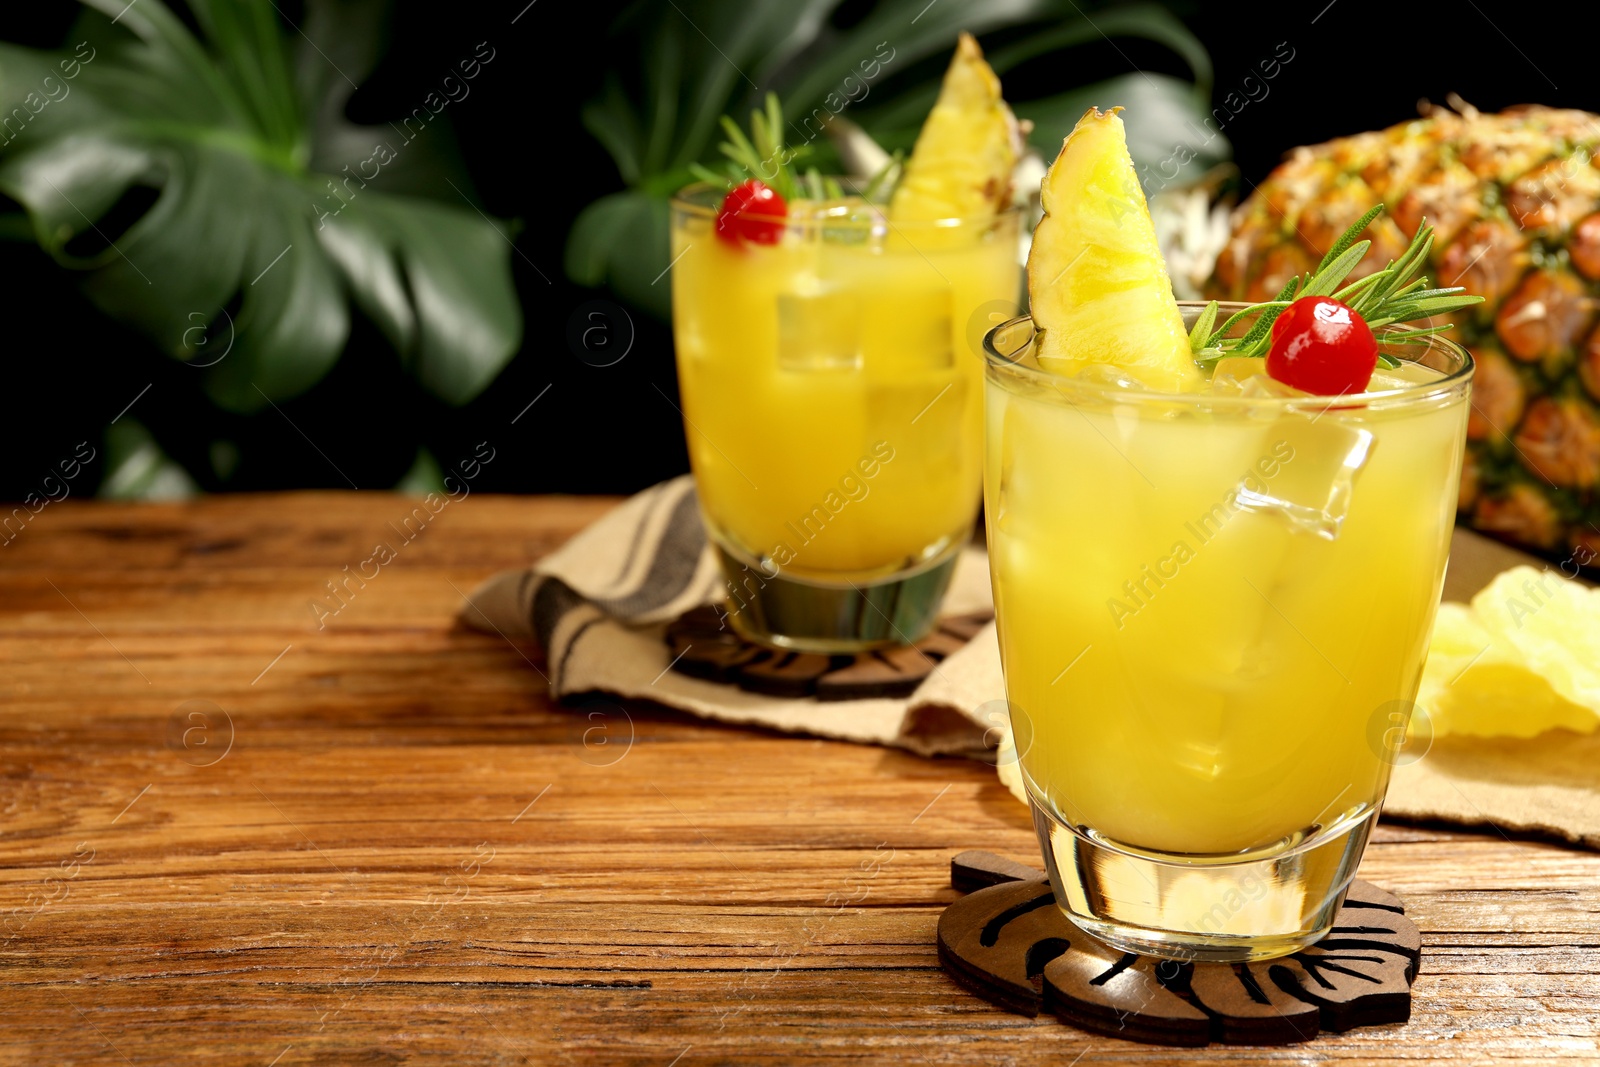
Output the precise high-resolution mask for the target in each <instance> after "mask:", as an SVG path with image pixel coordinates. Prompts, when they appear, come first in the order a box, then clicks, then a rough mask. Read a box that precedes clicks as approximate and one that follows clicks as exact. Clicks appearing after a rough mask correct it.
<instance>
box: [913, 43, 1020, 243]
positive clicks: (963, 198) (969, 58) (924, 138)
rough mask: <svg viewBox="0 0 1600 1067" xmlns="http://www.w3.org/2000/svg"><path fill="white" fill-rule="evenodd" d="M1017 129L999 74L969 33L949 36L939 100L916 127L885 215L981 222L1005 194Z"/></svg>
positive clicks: (1006, 199)
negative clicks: (950, 52) (951, 43)
mask: <svg viewBox="0 0 1600 1067" xmlns="http://www.w3.org/2000/svg"><path fill="white" fill-rule="evenodd" d="M1021 154H1022V131H1021V128H1020V127H1019V126H1018V125H1017V119H1016V116H1014V115H1013V114H1012V113H1011V108H1010V107H1009V106H1008V105H1007V104H1006V102H1005V100H1004V99H1002V98H1001V96H1000V79H999V77H997V76H996V75H995V72H994V71H993V70H991V69H990V67H989V64H988V63H987V62H985V61H984V58H983V50H982V49H981V48H979V47H978V42H977V40H976V39H975V38H974V37H973V36H972V34H970V33H963V34H962V35H961V38H960V40H958V41H957V42H956V52H955V57H954V58H952V59H951V60H950V67H949V69H948V70H946V71H945V75H944V83H943V85H942V86H941V87H940V89H939V99H938V100H937V101H936V102H935V103H934V105H933V110H932V111H931V112H929V114H928V117H927V119H926V120H925V121H924V122H923V124H922V130H921V131H920V132H919V133H918V134H917V143H916V145H915V146H914V147H913V148H912V150H911V158H910V159H908V160H907V161H906V169H905V174H904V175H903V176H902V177H901V179H900V183H899V186H898V187H897V188H896V189H895V193H894V197H893V199H891V200H890V202H889V217H890V218H891V219H893V220H895V221H896V222H933V221H936V220H939V219H963V220H973V221H977V222H983V221H986V220H988V219H990V218H993V217H994V216H995V215H996V214H998V213H999V212H1000V211H1001V210H1002V209H1004V208H1005V207H1006V205H1007V204H1008V203H1009V202H1010V200H1011V171H1012V169H1013V168H1014V167H1015V166H1016V165H1017V159H1018V157H1019V156H1020V155H1021Z"/></svg>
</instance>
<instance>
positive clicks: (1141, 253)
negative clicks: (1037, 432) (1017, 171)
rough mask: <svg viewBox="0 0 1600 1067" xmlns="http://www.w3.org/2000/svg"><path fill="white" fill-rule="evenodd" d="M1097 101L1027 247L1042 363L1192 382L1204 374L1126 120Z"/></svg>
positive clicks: (1070, 139) (1166, 383)
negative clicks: (1141, 183) (1103, 109)
mask: <svg viewBox="0 0 1600 1067" xmlns="http://www.w3.org/2000/svg"><path fill="white" fill-rule="evenodd" d="M1121 110H1122V109H1121V108H1116V107H1114V108H1112V109H1111V110H1109V111H1107V112H1105V113H1103V114H1102V113H1101V111H1100V109H1099V108H1090V109H1089V110H1088V111H1087V112H1085V113H1084V116H1083V118H1081V119H1079V120H1078V125H1077V126H1076V127H1074V128H1073V130H1072V133H1070V134H1068V135H1067V139H1066V141H1065V142H1064V143H1063V144H1062V146H1061V154H1060V155H1059V156H1057V157H1056V161H1055V163H1054V164H1052V165H1051V167H1050V170H1049V172H1048V173H1047V174H1046V175H1045V178H1044V187H1043V189H1042V190H1041V199H1042V201H1043V204H1044V211H1045V215H1044V218H1043V219H1042V220H1040V222H1039V227H1038V229H1036V230H1035V231H1034V234H1033V249H1032V251H1031V252H1030V253H1029V254H1028V299H1029V303H1030V304H1031V305H1032V309H1033V323H1034V326H1035V327H1036V328H1037V329H1039V330H1040V331H1042V333H1041V335H1040V336H1039V338H1038V339H1037V341H1036V342H1035V352H1036V353H1037V355H1038V359H1039V365H1040V366H1042V367H1044V368H1045V369H1046V370H1050V371H1054V372H1056V373H1058V374H1067V375H1072V374H1075V373H1077V371H1078V370H1079V369H1081V368H1082V367H1084V366H1086V365H1089V364H1097V363H1100V364H1106V363H1109V364H1112V365H1114V366H1117V367H1120V368H1122V369H1124V370H1126V371H1128V372H1129V373H1130V374H1132V375H1133V376H1134V377H1136V378H1138V379H1139V380H1140V381H1142V382H1144V383H1145V384H1147V385H1148V386H1150V387H1151V388H1153V389H1158V390H1163V391H1193V390H1196V389H1198V388H1200V387H1201V385H1202V383H1203V376H1202V375H1201V373H1200V370H1199V368H1197V367H1196V366H1195V363H1194V358H1193V356H1192V355H1191V354H1190V351H1189V336H1188V333H1187V331H1185V330H1184V328H1183V318H1182V316H1180V315H1179V313H1178V302H1177V300H1176V298H1174V297H1173V295H1172V283H1171V281H1170V280H1169V279H1168V277H1167V267H1166V264H1165V262H1163V260H1162V258H1161V248H1160V246H1159V244H1157V242H1156V231H1155V226H1154V225H1153V224H1152V223H1151V221H1150V209H1149V207H1148V206H1146V204H1145V199H1144V193H1143V192H1142V191H1141V190H1140V189H1139V180H1138V178H1137V177H1136V175H1135V174H1134V169H1133V160H1132V159H1131V158H1130V157H1129V156H1128V144H1127V137H1126V134H1125V133H1124V131H1123V127H1122V119H1121V118H1119V117H1118V115H1117V112H1119V111H1121Z"/></svg>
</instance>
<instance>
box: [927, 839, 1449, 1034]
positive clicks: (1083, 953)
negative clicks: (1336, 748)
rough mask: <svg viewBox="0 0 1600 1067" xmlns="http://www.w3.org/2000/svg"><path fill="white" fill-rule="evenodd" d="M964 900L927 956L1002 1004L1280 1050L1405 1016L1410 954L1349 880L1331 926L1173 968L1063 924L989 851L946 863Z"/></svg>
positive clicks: (1395, 917)
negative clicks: (1268, 952) (1293, 945)
mask: <svg viewBox="0 0 1600 1067" xmlns="http://www.w3.org/2000/svg"><path fill="white" fill-rule="evenodd" d="M950 884H951V885H952V886H954V887H955V888H957V889H960V890H965V891H967V892H968V895H967V896H965V897H962V898H961V899H960V900H958V901H956V902H955V903H954V904H951V905H950V906H949V907H948V908H946V909H945V910H944V914H942V915H940V916H939V962H940V963H941V964H943V965H944V969H945V970H946V971H947V972H948V973H949V974H950V976H951V977H952V978H954V979H955V980H956V981H957V982H959V983H961V984H962V985H963V986H965V987H967V988H968V989H970V990H971V991H972V992H974V993H976V994H977V995H978V996H980V997H983V998H984V999H985V1000H989V1001H992V1002H993V1003H995V1004H998V1005H1000V1006H1001V1007H1003V1008H1007V1009H1009V1010H1011V1011H1014V1012H1017V1013H1019V1014H1022V1015H1028V1016H1036V1015H1038V1014H1039V1011H1040V1009H1041V1008H1044V1009H1047V1010H1049V1011H1051V1012H1053V1013H1055V1015H1057V1016H1058V1017H1059V1018H1060V1019H1061V1020H1062V1021H1063V1022H1068V1023H1071V1024H1072V1025H1074V1026H1077V1027H1080V1028H1082V1029H1084V1030H1090V1031H1093V1032H1095V1033H1099V1034H1108V1035H1110V1036H1112V1037H1121V1038H1126V1039H1127V1040H1130V1041H1143V1042H1145V1043H1147V1044H1157V1045H1189V1046H1199V1045H1206V1044H1209V1043H1211V1042H1213V1041H1217V1042H1221V1043H1223V1044H1228V1045H1286V1044H1291V1043H1294V1042H1299V1041H1309V1040H1311V1039H1312V1038H1313V1037H1316V1036H1317V1034H1318V1033H1319V1032H1320V1031H1322V1030H1332V1031H1342V1030H1350V1029H1353V1028H1354V1027H1357V1026H1380V1025H1382V1024H1384V1023H1403V1022H1405V1021H1406V1020H1408V1019H1409V1018H1410V1017H1411V983H1412V982H1413V981H1414V980H1415V979H1416V977H1417V967H1418V965H1419V963H1420V961H1421V957H1422V938H1421V935H1420V934H1419V933H1418V932H1417V927H1416V924H1415V923H1413V922H1412V921H1411V920H1410V919H1407V918H1406V917H1405V914H1404V911H1405V909H1404V908H1403V907H1402V906H1401V904H1400V901H1399V899H1398V898H1397V897H1395V896H1394V895H1393V894H1391V893H1388V892H1385V891H1384V890H1382V889H1379V888H1378V887H1377V886H1374V885H1372V884H1370V883H1368V882H1362V881H1359V880H1358V881H1355V882H1352V883H1351V885H1350V891H1349V893H1348V894H1347V895H1346V897H1345V902H1344V906H1343V907H1342V908H1340V909H1339V912H1338V914H1337V915H1336V916H1335V918H1334V925H1333V930H1332V931H1331V932H1330V933H1329V934H1328V936H1327V937H1324V938H1323V939H1322V940H1321V941H1319V942H1317V943H1316V944H1315V945H1312V946H1311V947H1310V948H1307V949H1303V950H1302V951H1300V952H1297V953H1295V954H1294V955H1292V956H1285V957H1283V958H1281V959H1275V960H1263V961H1261V962H1259V963H1240V964H1228V963H1180V962H1178V961H1176V960H1163V959H1157V958H1155V957H1152V956H1140V955H1138V954H1136V953H1132V952H1122V951H1119V950H1118V949H1114V948H1111V947H1110V946H1109V945H1106V944H1104V943H1102V942H1100V941H1098V940H1096V939H1095V938H1093V937H1090V936H1089V935H1088V934H1086V933H1084V932H1083V931H1081V930H1079V929H1078V928H1077V927H1076V926H1074V925H1072V923H1071V922H1070V921H1068V919H1067V918H1066V916H1065V915H1063V914H1062V913H1061V909H1060V908H1057V907H1056V902H1055V895H1054V894H1053V893H1052V892H1051V890H1050V883H1049V881H1048V880H1046V878H1045V876H1044V874H1043V873H1042V872H1040V871H1037V870H1034V869H1033V868H1032V867H1028V866H1025V865H1023V864H1020V863H1016V862H1013V861H1012V860H1008V859H1004V858H1002V857H1000V856H996V855H995V854H993V853H991V852H963V853H961V854H960V855H959V856H956V857H955V858H954V859H952V860H951V861H950Z"/></svg>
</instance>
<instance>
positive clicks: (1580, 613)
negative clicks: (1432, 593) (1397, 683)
mask: <svg viewBox="0 0 1600 1067" xmlns="http://www.w3.org/2000/svg"><path fill="white" fill-rule="evenodd" d="M1597 663H1600V590H1589V589H1584V588H1583V587H1582V586H1580V585H1579V584H1578V583H1577V582H1574V581H1571V580H1570V579H1567V578H1564V577H1562V576H1561V575H1559V574H1556V573H1555V572H1553V571H1550V570H1546V571H1544V572H1543V573H1541V572H1539V571H1536V570H1534V569H1533V568H1532V567H1514V568H1512V569H1511V570H1509V571H1506V572H1505V573H1504V574H1501V575H1500V576H1499V577H1497V578H1496V579H1495V580H1494V581H1493V582H1491V583H1490V584H1489V585H1488V586H1487V587H1486V588H1485V589H1484V590H1483V591H1482V592H1480V593H1478V595H1477V596H1475V597H1473V598H1472V606H1471V607H1467V606H1466V605H1464V604H1449V603H1446V604H1440V605H1439V616H1438V619H1437V621H1435V623H1434V626H1433V638H1432V640H1431V641H1430V642H1429V645H1428V663H1427V667H1426V669H1425V670H1424V671H1423V674H1422V685H1421V688H1420V690H1419V692H1418V693H1417V703H1418V704H1420V705H1422V707H1424V708H1426V709H1427V710H1428V713H1429V714H1430V716H1431V718H1432V726H1433V733H1434V734H1435V735H1436V736H1443V735H1445V734H1475V735H1478V736H1480V737H1493V736H1499V737H1533V736H1535V735H1536V734H1540V733H1543V732H1544V731H1546V730H1550V729H1554V728H1556V727H1565V728H1566V729H1568V730H1574V731H1577V732H1579V733H1592V732H1593V731H1594V730H1595V728H1596V727H1597V726H1600V667H1597V666H1596V664H1597Z"/></svg>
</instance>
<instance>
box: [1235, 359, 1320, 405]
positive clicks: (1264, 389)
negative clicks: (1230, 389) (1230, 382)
mask: <svg viewBox="0 0 1600 1067" xmlns="http://www.w3.org/2000/svg"><path fill="white" fill-rule="evenodd" d="M1261 362H1262V364H1263V367H1262V373H1261V374H1256V375H1252V376H1251V377H1249V378H1246V379H1245V380H1244V381H1243V382H1241V383H1240V386H1239V394H1240V395H1241V396H1249V397H1259V398H1261V399H1263V400H1266V399H1276V400H1284V399H1292V398H1294V397H1299V396H1310V395H1311V394H1310V393H1307V392H1304V391H1302V390H1300V389H1296V388H1295V387H1294V386H1292V385H1285V384H1284V383H1283V382H1280V381H1278V379H1276V378H1274V377H1272V376H1271V375H1269V374H1267V373H1265V370H1266V368H1265V363H1266V361H1265V360H1262V361H1261Z"/></svg>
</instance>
